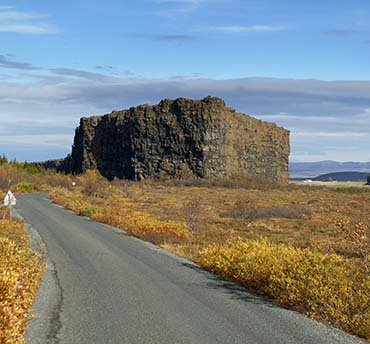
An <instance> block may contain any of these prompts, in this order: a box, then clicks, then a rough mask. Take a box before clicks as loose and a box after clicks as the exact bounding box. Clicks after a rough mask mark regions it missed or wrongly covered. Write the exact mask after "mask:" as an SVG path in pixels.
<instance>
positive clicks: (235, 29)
mask: <svg viewBox="0 0 370 344" xmlns="http://www.w3.org/2000/svg"><path fill="white" fill-rule="evenodd" d="M283 30H287V26H283V25H249V26H243V25H226V26H203V27H200V28H199V31H206V32H222V33H253V32H274V31H283Z"/></svg>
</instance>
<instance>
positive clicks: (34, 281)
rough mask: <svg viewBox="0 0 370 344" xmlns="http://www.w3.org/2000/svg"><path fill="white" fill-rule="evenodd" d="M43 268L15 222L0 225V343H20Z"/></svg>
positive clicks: (18, 223)
mask: <svg viewBox="0 0 370 344" xmlns="http://www.w3.org/2000/svg"><path fill="white" fill-rule="evenodd" d="M43 270H44V266H43V264H42V262H41V257H40V255H38V254H37V253H35V252H33V251H32V250H31V249H30V248H29V247H28V237H27V234H26V232H25V229H24V227H23V224H22V223H21V222H19V221H7V220H1V221H0V343H9V344H18V343H24V338H23V335H24V331H25V329H26V326H27V324H28V321H29V320H30V313H29V311H30V308H31V306H32V303H33V300H34V298H35V294H36V291H37V288H38V286H39V283H40V280H41V278H42V274H43Z"/></svg>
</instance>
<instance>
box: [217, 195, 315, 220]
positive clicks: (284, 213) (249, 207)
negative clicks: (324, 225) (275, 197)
mask: <svg viewBox="0 0 370 344" xmlns="http://www.w3.org/2000/svg"><path fill="white" fill-rule="evenodd" d="M224 215H225V216H230V217H233V218H240V219H242V220H243V221H245V222H246V223H250V222H252V221H254V220H258V219H271V218H283V219H302V218H304V217H306V216H311V215H312V210H311V209H309V208H306V207H302V206H296V205H291V206H273V207H266V208H255V207H254V206H253V204H252V202H251V201H248V200H239V201H237V202H236V203H235V206H234V208H233V209H231V210H230V211H228V212H227V213H225V214H224Z"/></svg>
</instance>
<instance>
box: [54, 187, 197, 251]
mask: <svg viewBox="0 0 370 344" xmlns="http://www.w3.org/2000/svg"><path fill="white" fill-rule="evenodd" d="M50 198H51V199H52V200H53V201H54V202H56V203H58V204H61V205H63V206H64V207H66V208H67V209H70V210H72V211H73V212H76V213H77V214H80V215H84V216H89V217H91V218H92V219H93V220H96V221H99V222H103V223H106V224H109V225H112V226H114V227H117V228H121V229H123V230H125V231H126V232H128V233H130V234H131V235H134V236H136V237H138V238H141V239H144V240H147V241H150V242H153V243H156V244H159V243H164V242H181V241H184V240H188V239H189V238H190V236H191V234H190V232H189V229H188V227H187V225H186V223H184V222H177V221H163V220H159V219H157V218H155V217H154V216H153V215H151V214H148V213H145V212H140V211H136V210H133V209H130V208H129V207H127V206H125V203H124V202H123V201H122V199H112V201H111V204H112V205H109V206H107V205H106V206H99V205H95V204H92V203H90V202H89V198H88V197H86V196H85V195H83V194H79V193H78V192H71V191H68V190H67V189H62V188H61V189H56V190H53V191H52V192H50Z"/></svg>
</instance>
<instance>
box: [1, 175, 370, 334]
mask: <svg viewBox="0 0 370 344" xmlns="http://www.w3.org/2000/svg"><path fill="white" fill-rule="evenodd" d="M0 175H1V169H0ZM72 182H74V183H75V186H72ZM18 183H32V184H33V185H34V186H35V189H37V190H42V191H47V192H49V195H50V198H51V199H52V200H53V201H54V202H56V203H59V204H61V205H64V206H65V207H66V208H68V209H71V210H72V211H74V212H76V213H78V214H80V215H83V216H89V217H91V218H92V219H95V220H97V221H101V222H104V223H107V224H110V225H113V226H115V227H118V228H121V229H123V230H125V231H127V232H128V233H130V234H132V235H134V236H136V237H139V238H142V239H144V240H147V241H150V242H153V243H155V244H157V245H160V246H162V247H164V248H166V249H168V250H170V251H172V252H175V253H177V254H179V255H182V256H184V257H187V258H189V259H192V260H193V261H195V262H197V263H198V264H200V265H201V266H203V267H204V268H206V269H208V270H210V271H213V272H215V273H218V274H220V275H222V276H224V277H225V278H227V279H230V280H233V281H235V282H237V283H240V284H242V285H244V286H246V287H247V288H248V289H250V290H253V291H254V292H256V293H259V294H262V295H264V296H266V297H268V298H270V299H271V300H273V301H274V302H277V303H279V304H280V305H282V306H284V307H288V308H291V309H295V310H298V311H300V312H302V313H304V314H306V315H308V316H310V317H312V318H315V319H319V320H322V321H324V322H326V323H330V324H332V325H334V326H337V327H339V328H342V329H344V330H346V331H348V332H350V333H353V334H356V335H358V336H361V337H363V338H367V339H370V311H369V310H370V303H369V302H370V275H369V255H370V253H369V247H370V223H369V213H370V188H366V187H364V188H360V187H359V188H353V187H351V191H349V192H346V191H343V187H341V188H327V187H324V186H320V187H316V186H313V185H306V186H299V185H294V184H289V185H278V184H274V183H272V182H270V181H265V180H261V179H253V178H251V177H243V176H232V177H230V178H226V179H217V180H188V181H171V180H169V181H168V180H162V181H151V180H146V181H141V182H131V181H125V180H113V181H111V182H108V181H107V180H105V179H104V178H102V177H101V176H100V175H99V174H98V173H97V172H95V171H88V172H87V173H85V174H84V175H81V176H77V177H74V176H64V175H60V174H56V173H52V172H45V171H42V172H40V173H36V174H33V175H28V177H27V178H25V179H24V180H20V181H18ZM344 188H345V187H344ZM20 189H26V187H25V185H23V186H22V188H20Z"/></svg>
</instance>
